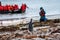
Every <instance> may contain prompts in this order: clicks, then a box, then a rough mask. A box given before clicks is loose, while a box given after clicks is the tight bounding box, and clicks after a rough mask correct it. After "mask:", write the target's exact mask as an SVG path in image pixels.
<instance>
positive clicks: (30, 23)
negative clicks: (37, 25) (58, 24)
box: [29, 19, 33, 32]
mask: <svg viewBox="0 0 60 40" xmlns="http://www.w3.org/2000/svg"><path fill="white" fill-rule="evenodd" d="M29 31H30V32H33V26H32V19H31V20H30V22H29Z"/></svg>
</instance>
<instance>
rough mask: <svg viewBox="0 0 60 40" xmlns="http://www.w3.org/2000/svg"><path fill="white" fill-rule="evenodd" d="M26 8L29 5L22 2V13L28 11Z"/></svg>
mask: <svg viewBox="0 0 60 40" xmlns="http://www.w3.org/2000/svg"><path fill="white" fill-rule="evenodd" d="M26 8H28V7H27V5H26V4H22V6H21V11H22V13H24V12H25V11H26Z"/></svg>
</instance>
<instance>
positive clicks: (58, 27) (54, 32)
mask: <svg viewBox="0 0 60 40" xmlns="http://www.w3.org/2000/svg"><path fill="white" fill-rule="evenodd" d="M28 24H29V23H27V24H17V25H11V26H1V27H0V40H12V39H16V38H17V39H18V38H20V39H19V40H21V39H26V40H28V39H31V40H35V39H34V38H42V39H45V40H48V39H51V40H55V39H56V40H58V39H60V19H54V20H47V21H46V22H36V21H34V22H33V23H32V24H33V27H34V28H33V29H34V30H33V32H32V33H31V32H30V31H29V30H28ZM5 32H7V33H5ZM9 32H10V33H9ZM39 40H40V39H39Z"/></svg>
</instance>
